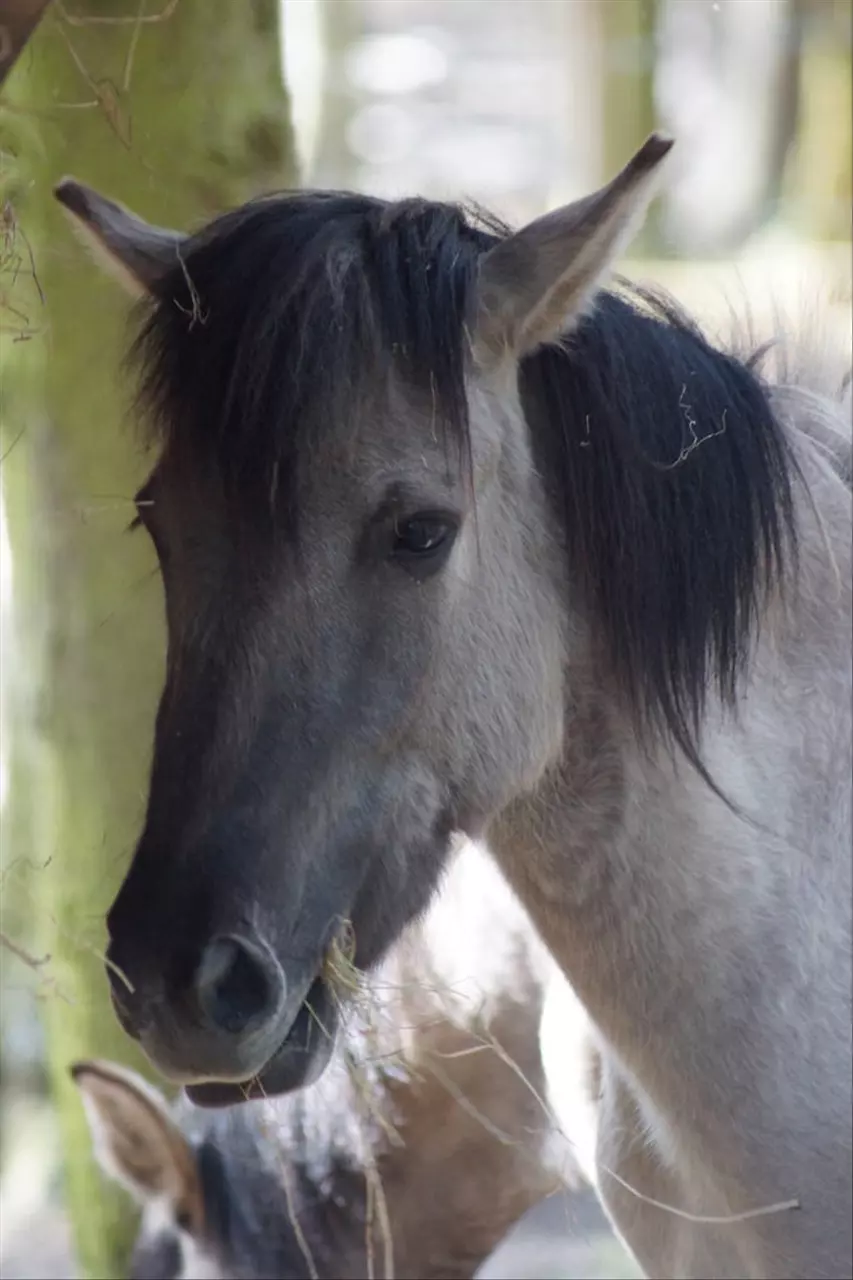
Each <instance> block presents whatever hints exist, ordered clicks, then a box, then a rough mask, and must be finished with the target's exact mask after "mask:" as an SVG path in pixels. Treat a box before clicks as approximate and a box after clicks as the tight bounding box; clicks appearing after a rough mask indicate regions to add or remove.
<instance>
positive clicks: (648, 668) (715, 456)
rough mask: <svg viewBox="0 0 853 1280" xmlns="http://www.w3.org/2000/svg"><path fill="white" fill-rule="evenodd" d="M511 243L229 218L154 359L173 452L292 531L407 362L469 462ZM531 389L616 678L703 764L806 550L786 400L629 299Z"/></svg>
mask: <svg viewBox="0 0 853 1280" xmlns="http://www.w3.org/2000/svg"><path fill="white" fill-rule="evenodd" d="M503 234H505V229H504V228H503V227H502V226H501V225H500V224H499V223H497V222H495V221H494V220H492V221H488V220H487V219H485V218H483V217H479V218H478V219H476V220H472V219H471V218H470V217H469V216H467V215H466V213H465V212H464V211H463V210H462V209H461V208H460V207H458V206H455V205H450V204H442V203H433V202H428V201H424V200H408V201H402V202H399V203H392V204H388V203H386V202H384V201H380V200H375V199H371V198H368V197H365V196H360V195H348V194H332V193H319V194H318V193H310V192H308V193H300V194H296V195H291V196H280V197H268V198H265V199H263V200H259V201H256V202H254V203H251V204H249V205H247V206H245V207H243V208H242V209H239V210H237V211H236V212H234V213H230V214H227V215H225V216H224V217H222V218H220V219H219V220H217V221H216V222H214V223H213V224H211V226H209V227H208V228H206V229H205V230H204V231H202V232H201V233H200V234H198V235H197V236H195V237H193V238H191V239H190V240H189V241H188V242H187V243H186V245H185V250H184V254H183V263H182V265H181V267H180V268H178V269H175V270H174V271H173V272H172V273H171V274H170V275H169V276H168V277H167V278H166V280H165V281H164V282H163V285H162V288H161V289H160V296H159V299H158V300H157V302H156V303H155V305H154V307H153V308H152V310H151V312H150V314H149V316H148V317H147V319H146V321H145V323H144V326H143V328H142V331H141V333H140V336H139V338H138V340H137V343H136V345H135V354H136V358H137V359H138V361H139V362H140V363H141V366H142V371H143V379H142V398H143V401H144V402H145V404H146V405H147V407H148V408H149V409H150V410H153V418H154V421H155V422H156V423H157V424H158V425H159V428H160V431H161V433H162V436H163V439H164V440H165V442H166V443H167V445H168V444H171V443H173V442H174V443H176V444H178V445H180V443H181V441H182V440H184V439H188V438H189V439H191V440H192V443H193V448H194V449H202V450H206V451H207V453H208V454H210V453H211V452H212V453H213V456H215V458H216V460H217V462H218V466H219V468H220V470H221V473H222V477H223V480H224V481H225V482H226V484H228V485H230V486H231V487H232V488H233V491H234V492H235V493H242V494H243V496H244V497H246V496H248V494H249V493H250V492H251V494H252V497H253V501H254V500H255V499H261V505H264V506H266V508H269V507H270V506H271V505H272V507H274V509H275V514H276V518H277V519H280V520H281V521H282V523H283V525H285V526H286V527H287V529H289V531H290V533H291V534H293V535H294V536H295V534H296V530H297V515H298V513H297V511H296V509H295V502H294V498H293V484H292V477H293V475H294V474H295V471H296V468H297V466H298V464H299V461H300V458H302V457H303V456H304V455H305V453H306V451H310V450H313V449H315V448H317V447H318V445H319V444H320V443H321V441H322V438H323V429H324V423H327V422H329V421H333V420H335V419H337V420H338V421H340V415H342V414H345V413H350V414H351V413H352V412H353V404H354V403H355V402H356V401H357V399H358V398H359V397H361V396H363V395H368V394H369V390H370V386H371V384H373V385H375V382H376V379H377V378H378V379H379V380H380V382H381V380H382V379H384V377H385V376H386V375H387V373H388V372H389V370H391V369H394V370H396V371H398V372H399V373H400V374H401V375H402V376H403V377H405V378H406V379H407V380H408V383H409V384H410V385H411V386H412V387H413V388H415V389H417V390H418V391H422V392H423V393H424V394H425V395H429V396H430V397H431V399H432V403H433V404H434V405H435V407H436V410H437V414H438V417H439V419H440V420H441V421H442V423H443V424H444V425H445V427H446V429H447V430H448V433H449V435H450V437H451V438H455V439H456V440H457V441H458V443H459V445H460V446H461V449H462V456H463V457H464V456H468V450H469V439H468V413H467V403H466V394H465V373H466V367H467V359H468V346H467V342H466V333H465V321H466V317H467V315H468V314H469V308H470V302H471V296H472V290H473V287H474V282H475V279H476V272H477V265H478V259H479V256H480V254H481V253H482V251H483V250H484V249H486V248H488V247H489V246H490V245H492V244H493V243H495V241H496V239H497V237H498V236H500V235H503ZM521 388H522V394H523V399H524V404H525V409H526V414H527V418H528V423H529V426H530V430H531V436H532V441H533V447H534V449H535V451H536V453H537V456H538V458H539V459H540V465H541V469H542V472H543V475H545V476H546V477H550V478H551V485H550V490H551V498H552V500H553V501H554V503H555V508H556V514H557V516H558V519H559V521H560V523H561V525H562V528H563V531H564V536H565V540H566V544H567V551H568V555H569V562H570V569H571V575H572V580H573V582H574V584H575V585H576V588H577V589H578V590H579V591H580V592H581V593H582V596H581V597H580V598H581V599H582V600H583V601H585V603H586V607H587V609H588V610H589V613H590V616H591V618H592V620H593V623H594V625H595V626H596V628H597V631H598V634H599V639H600V648H601V653H602V656H603V658H604V660H605V661H606V663H607V664H608V668H609V672H610V674H612V675H613V676H614V677H615V678H616V680H617V681H618V682H619V685H620V687H621V688H622V690H623V691H624V694H625V696H626V699H627V703H628V705H629V707H630V709H631V710H632V712H633V713H634V717H635V720H636V723H637V726H638V729H639V730H640V731H642V730H644V729H646V728H653V729H655V730H659V731H660V730H663V731H665V732H667V733H668V734H669V735H670V736H671V737H673V738H674V739H675V740H676V741H677V742H678V743H679V744H680V745H681V746H682V748H683V749H684V750H685V751H686V752H687V754H688V756H689V757H690V758H691V759H692V760H693V762H694V763H696V764H697V765H698V764H699V756H698V743H697V737H698V729H699V725H700V722H701V718H702V712H703V709H704V706H705V700H706V696H707V694H708V692H709V690H710V689H712V688H713V687H714V686H716V688H717V689H718V690H719V692H720V694H721V695H722V697H723V698H724V700H726V701H727V702H728V703H732V702H733V700H734V697H735V691H736V684H737V679H738V675H739V672H740V671H741V669H742V666H743V663H744V660H745V658H746V656H747V655H748V652H749V648H750V641H751V638H752V635H753V633H754V628H755V625H756V622H757V619H758V616H759V612H760V609H761V605H762V600H763V597H764V594H765V593H766V591H767V590H768V589H769V588H770V586H771V585H772V584H774V583H776V582H778V581H779V580H780V578H781V576H782V572H783V569H784V567H785V566H784V560H785V553H786V551H787V550H788V549H789V548H790V549H791V550H792V551H793V549H794V538H793V500H792V489H791V487H792V476H793V474H794V467H793V463H792V460H791V458H790V456H789V452H788V449H787V446H786V442H785V438H784V435H783V432H782V430H781V428H780V426H779V425H778V423H777V422H776V420H775V418H774V415H773V413H772V411H771V408H770V405H769V402H768V398H767V394H766V390H765V388H764V386H763V384H762V382H761V380H760V378H759V376H758V374H757V372H756V371H755V369H754V368H752V367H750V364H749V363H748V362H743V361H740V360H738V359H736V358H735V357H734V356H733V355H731V354H727V353H726V352H723V351H720V350H717V349H715V348H714V347H713V346H712V345H711V344H710V343H709V341H708V340H707V339H706V338H705V337H704V336H703V335H702V334H701V333H700V331H699V330H698V329H697V328H696V327H695V326H694V325H693V324H692V323H691V322H690V321H689V320H687V319H686V318H685V317H684V316H683V315H682V314H681V313H680V312H679V311H678V310H677V309H676V308H675V306H674V305H673V304H672V303H670V302H667V301H662V300H661V299H658V298H653V297H651V296H649V295H647V294H642V293H640V292H638V291H633V292H631V291H630V290H627V289H626V290H622V291H621V292H613V293H604V294H603V295H602V296H601V297H600V299H599V302H598V305H597V307H596V308H595V310H594V312H593V313H592V314H591V315H589V316H588V317H587V318H585V319H584V320H583V321H582V323H581V324H580V326H579V327H578V329H577V330H576V332H575V333H574V334H572V336H571V337H570V338H569V339H567V340H566V341H565V343H564V344H563V345H562V346H560V347H556V346H554V347H548V348H544V349H542V350H541V351H539V352H538V353H536V354H535V355H533V356H532V357H529V358H528V359H527V360H526V361H525V362H524V364H523V366H522V372H521ZM271 495H272V503H271ZM699 767H700V768H701V765H699Z"/></svg>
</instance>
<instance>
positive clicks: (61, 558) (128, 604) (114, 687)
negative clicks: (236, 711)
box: [4, 0, 295, 1277]
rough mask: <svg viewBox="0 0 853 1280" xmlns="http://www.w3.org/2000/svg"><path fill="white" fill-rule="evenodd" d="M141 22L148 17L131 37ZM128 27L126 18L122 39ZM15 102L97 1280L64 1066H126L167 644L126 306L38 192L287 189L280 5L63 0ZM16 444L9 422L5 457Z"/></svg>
mask: <svg viewBox="0 0 853 1280" xmlns="http://www.w3.org/2000/svg"><path fill="white" fill-rule="evenodd" d="M138 11H139V12H141V13H142V14H143V15H147V14H151V13H153V14H155V16H156V15H157V13H158V12H159V13H160V15H161V16H160V18H159V20H153V19H151V18H150V17H148V16H143V18H142V19H141V20H140V21H139V22H137V21H136V17H135V15H136V14H137V12H138ZM122 12H123V13H126V14H129V15H132V20H131V21H129V22H116V21H115V19H116V18H117V16H118V15H119V14H120V13H122ZM83 14H85V15H86V20H83V18H82V17H79V16H78V15H83ZM98 19H111V20H112V21H98ZM10 90H11V93H12V94H13V95H14V102H15V103H16V104H17V105H18V107H19V108H21V107H24V108H25V109H26V110H25V112H24V115H23V116H22V118H26V119H28V120H29V121H30V122H34V124H35V125H37V127H38V145H37V147H28V148H27V150H28V152H29V154H28V155H27V156H26V159H25V161H24V162H23V163H24V169H25V173H26V177H27V179H28V180H29V182H30V183H31V185H30V186H29V194H28V195H26V196H24V195H22V197H21V205H20V208H18V209H16V214H17V215H18V217H19V219H20V225H21V227H22V229H23V230H24V231H25V233H26V235H27V238H28V241H29V242H30V244H31V245H32V249H33V255H34V260H35V264H36V270H37V273H38V280H39V284H40V287H41V290H42V291H43V293H44V296H45V300H46V303H45V309H44V314H45V316H46V320H47V328H48V337H47V340H45V339H44V338H40V337H38V336H36V337H34V338H33V340H32V342H31V343H30V344H29V345H30V347H31V348H37V356H38V358H40V359H41V361H42V377H41V385H40V397H39V403H38V404H37V405H33V404H32V403H30V404H29V405H28V406H27V418H26V422H27V425H30V426H32V425H33V424H34V423H35V422H36V421H40V422H41V424H42V425H41V427H40V429H39V430H38V431H35V432H33V433H31V434H29V437H28V438H29V449H28V450H27V451H25V452H28V454H29V457H30V460H31V462H32V464H33V466H34V468H35V470H36V472H37V474H38V478H39V491H40V497H41V506H40V507H39V508H38V509H35V510H34V508H33V502H32V499H29V500H27V501H23V500H16V499H15V497H14V495H11V496H10V497H9V498H8V499H7V516H8V520H9V526H10V541H11V545H12V555H13V565H15V564H16V563H17V555H18V553H20V563H21V565H22V566H24V567H27V566H28V565H29V564H30V563H31V562H32V556H31V555H29V554H28V550H31V549H32V546H33V533H34V530H33V525H34V524H35V523H37V524H38V525H39V526H40V529H41V533H40V536H45V535H46V538H47V545H46V547H45V548H44V556H45V558H46V561H47V565H48V583H49V587H48V591H49V600H48V601H46V602H43V603H47V604H48V605H49V617H48V628H49V631H48V645H47V652H46V658H45V675H44V684H43V701H42V724H41V734H42V737H43V739H44V741H45V743H46V744H47V747H48V749H49V751H50V755H51V758H52V760H53V761H54V768H53V777H54V782H55V786H54V789H53V790H54V797H55V815H56V816H55V818H54V817H53V816H52V818H51V822H50V823H49V824H48V831H47V833H46V834H45V833H44V826H45V824H44V823H42V835H41V837H40V838H42V839H43V840H44V841H45V845H46V847H44V848H39V849H38V850H28V851H26V852H27V853H28V854H29V856H30V857H31V858H33V860H34V861H35V862H37V863H38V864H44V863H45V862H48V865H47V867H46V869H45V870H44V871H42V872H40V873H39V874H38V875H37V876H36V877H35V879H36V880H37V882H38V893H39V910H40V918H41V921H42V924H43V931H42V949H43V950H47V951H50V953H51V955H52V965H51V982H52V983H53V984H55V992H54V994H50V993H49V992H48V993H46V995H47V998H46V999H45V1000H44V1003H43V1011H44V1022H45V1029H46V1034H47V1039H48V1046H49V1048H48V1055H49V1060H50V1074H51V1079H52V1085H53V1089H54V1093H55V1098H56V1103H57V1107H58V1110H59V1114H60V1117H61V1124H62V1128H63V1143H64V1151H65V1189H66V1203H67V1205H68V1207H69V1210H70V1213H71V1216H72V1219H73V1224H74V1230H75V1235H76V1241H77V1248H78V1253H79V1258H80V1263H81V1268H82V1270H83V1271H84V1272H85V1273H86V1274H87V1275H89V1276H104V1277H107V1276H117V1275H120V1274H123V1267H124V1264H125V1261H126V1256H125V1251H126V1246H127V1242H128V1230H129V1225H130V1224H129V1222H128V1220H127V1217H126V1216H125V1213H124V1211H123V1208H122V1204H123V1201H121V1200H120V1199H119V1198H118V1197H116V1198H114V1197H113V1195H112V1193H111V1192H109V1191H108V1189H107V1188H106V1186H105V1185H103V1184H102V1183H101V1182H100V1181H99V1180H97V1179H98V1175H97V1174H96V1172H95V1169H94V1165H93V1162H92V1160H91V1158H90V1155H89V1141H88V1136H87V1131H86V1128H85V1126H84V1122H83V1116H82V1113H81V1109H80V1104H79V1100H78V1098H77V1096H76V1093H75V1092H74V1091H73V1089H72V1088H71V1087H70V1084H69V1080H68V1066H69V1064H70V1063H71V1062H73V1061H74V1060H75V1059H77V1058H80V1057H84V1056H107V1057H113V1058H118V1059H123V1060H124V1061H126V1062H128V1063H129V1064H133V1065H136V1066H139V1065H140V1064H139V1062H138V1059H137V1058H136V1056H135V1054H134V1052H133V1047H132V1045H131V1044H130V1042H129V1041H128V1040H127V1039H126V1038H125V1037H124V1036H123V1035H122V1033H121V1032H120V1031H119V1029H118V1025H117V1023H116V1020H115V1018H114V1015H113V1013H112V1010H111V1007H110V1004H109V998H108V991H107V983H106V978H105V974H104V966H103V962H102V956H103V951H104V946H105V936H104V913H105V911H106V909H107V908H108V907H109V904H110V902H111V900H112V898H113V895H114V894H115V892H116V890H117V888H118V885H119V882H120V880H121V877H122V874H123V871H124V868H125V866H126V864H127V861H128V859H129V856H130V852H131V849H132V846H133V842H134V839H135V836H136V834H137V832H138V830H139V827H140V824H141V819H142V815H143V805H144V795H145V789H146V776H147V768H148V761H149V752H150V744H151V739H152V731H153V718H154V711H155V706H156V700H157V695H158V692H159V688H160V683H161V678H162V655H163V651H164V632H163V621H162V601H161V589H160V584H159V578H158V576H157V573H156V568H155V563H154V558H153V554H152V552H151V549H150V548H149V546H148V545H146V543H147V540H146V538H145V536H144V535H137V536H135V537H131V536H129V535H127V534H126V533H125V529H126V526H127V525H128V523H129V520H130V518H131V516H132V515H133V506H132V501H131V499H132V495H133V494H134V492H135V489H136V487H137V486H138V485H139V483H140V482H141V479H142V477H143V475H144V473H145V471H146V468H147V465H148V463H149V462H150V460H147V459H145V458H144V457H143V456H142V454H141V451H140V450H139V449H138V448H137V447H136V446H135V443H134V439H133V437H132V435H131V433H130V430H129V427H128V423H127V416H128V408H129V403H130V397H131V388H129V387H128V386H127V385H126V384H125V383H124V381H123V379H122V376H121V373H120V366H121V357H122V354H123V350H124V346H125V341H126V336H127V333H126V325H125V315H126V312H127V302H126V300H125V299H124V298H123V297H122V296H121V293H120V290H119V289H118V288H117V287H116V286H115V285H114V284H113V283H112V282H110V281H107V280H104V279H102V278H101V276H100V274H99V272H98V271H97V269H96V268H95V267H93V266H92V265H91V263H89V262H88V261H87V260H86V257H85V254H84V253H83V252H82V251H81V250H80V249H79V247H78V246H77V245H76V244H75V241H74V238H73V236H72V235H71V233H70V231H69V229H68V226H67V224H66V223H65V222H64V219H63V217H62V215H61V211H60V210H59V208H58V206H56V204H55V202H54V201H53V199H52V196H51V188H52V186H53V184H54V182H55V181H56V180H57V179H58V178H60V177H61V176H62V175H63V174H65V173H72V174H74V175H75V176H77V177H79V178H80V179H81V180H82V181H85V182H87V183H90V184H91V185H93V186H95V187H98V188H100V189H102V190H103V191H105V192H106V193H108V194H109V195H111V196H113V197H115V198H118V199H119V200H121V201H123V202H124V203H127V204H129V205H131V206H132V207H133V208H135V209H136V210H137V211H138V212H139V213H141V214H143V215H144V216H148V217H150V218H152V219H154V220H155V221H157V222H159V223H161V224H167V225H168V224H171V225H174V226H176V227H189V226H192V225H194V224H197V223H198V222H199V221H202V220H204V219H205V218H207V217H209V216H210V215H212V214H214V213H217V212H219V211H221V210H222V209H224V208H226V207H228V206H231V205H233V204H236V203H239V202H240V201H242V200H244V199H246V198H247V197H248V196H250V195H252V194H253V193H255V192H256V191H257V190H259V189H262V188H265V187H269V186H282V185H293V183H294V181H295V174H294V167H293V155H294V152H293V139H292V134H291V128H290V122H289V109H288V102H287V98H286V94H285V91H284V87H283V85H282V81H281V72H280V47H279V33H278V6H277V3H276V0H217V3H216V4H215V5H213V4H211V3H210V0H179V3H177V4H174V3H171V0H157V3H156V4H155V3H148V4H147V5H142V6H138V5H136V4H133V3H130V4H127V5H119V4H116V3H115V0H75V2H74V4H73V5H72V4H71V3H68V4H67V5H65V6H63V8H62V9H58V8H55V9H51V10H50V11H49V13H48V14H47V16H46V17H45V19H44V21H43V23H42V25H41V27H40V28H39V30H38V31H37V32H36V34H35V36H34V38H33V40H32V44H31V46H30V48H29V49H28V50H27V53H26V55H25V56H24V57H23V58H22V59H20V61H19V63H18V65H17V67H16V70H15V72H14V73H13V76H12V77H11V79H10ZM82 103H89V104H92V105H89V106H82V105H76V104H82ZM70 104H74V105H70ZM27 185H28V184H27V183H26V182H25V183H23V184H22V186H21V190H22V191H25V189H26V188H27ZM31 358H33V357H31ZM31 385H32V384H31ZM21 414H23V410H21ZM16 426H17V423H16V422H13V421H10V409H9V407H8V406H7V409H6V412H5V425H4V434H5V437H6V438H7V439H8V438H9V437H14V434H15V428H16ZM10 461H11V459H10ZM19 469H23V468H21V465H20V463H19ZM36 787H37V784H36V780H35V779H33V778H32V777H30V778H29V780H27V779H21V778H20V776H19V775H18V776H17V777H16V791H17V799H18V801H19V802H20V800H21V798H22V796H23V798H24V799H25V800H26V801H27V802H28V803H29V804H30V805H31V806H32V807H33V809H34V810H38V808H39V806H40V805H41V804H42V803H43V797H42V796H41V795H40V794H39V793H38V790H37V789H36ZM32 829H33V827H32V825H31V826H30V830H32ZM48 860H49V861H48Z"/></svg>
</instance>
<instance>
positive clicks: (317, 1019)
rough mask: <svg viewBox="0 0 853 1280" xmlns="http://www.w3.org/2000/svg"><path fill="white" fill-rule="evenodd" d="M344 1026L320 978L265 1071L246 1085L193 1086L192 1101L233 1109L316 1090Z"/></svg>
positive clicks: (215, 1083) (213, 1082) (188, 1088)
mask: <svg viewBox="0 0 853 1280" xmlns="http://www.w3.org/2000/svg"><path fill="white" fill-rule="evenodd" d="M338 1022H339V1015H338V1007H337V1002H336V1000H335V999H334V997H333V995H332V993H331V991H330V990H329V987H328V985H327V983H326V982H325V981H324V980H323V979H322V978H316V979H315V980H314V982H313V983H312V984H311V987H310V988H309V990H308V994H307V996H306V997H305V999H304V1000H303V1002H302V1005H301V1006H300V1009H299V1012H298V1013H297V1015H296V1018H295V1019H294V1021H293V1023H292V1025H291V1027H290V1029H289V1030H288V1032H287V1035H286V1036H285V1038H284V1040H283V1041H282V1042H281V1044H280V1045H279V1047H278V1049H276V1051H275V1053H274V1054H273V1055H272V1057H271V1058H269V1059H268V1061H267V1062H266V1064H265V1066H263V1067H262V1068H261V1070H260V1071H258V1072H256V1073H255V1074H254V1075H253V1076H251V1077H250V1078H249V1079H248V1080H245V1081H220V1080H211V1081H206V1082H204V1083H197V1084H190V1085H187V1086H186V1095H187V1097H188V1098H189V1100H190V1102H192V1103H193V1104H194V1105H195V1106H197V1107H231V1106H234V1105H235V1103H239V1102H252V1101H256V1100H257V1099H259V1098H274V1097H277V1096H279V1095H280V1094H283V1093H290V1092H292V1091H293V1090H294V1089H301V1088H302V1087H303V1086H305V1085H309V1084H313V1083H314V1081H315V1080H317V1079H319V1077H320V1076H321V1075H322V1074H323V1072H324V1071H325V1069H326V1067H327V1065H328V1063H329V1059H330V1058H331V1056H332V1052H333V1050H334V1047H335V1039H336V1036H337V1029H338Z"/></svg>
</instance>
